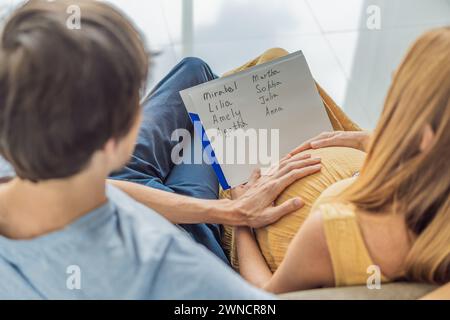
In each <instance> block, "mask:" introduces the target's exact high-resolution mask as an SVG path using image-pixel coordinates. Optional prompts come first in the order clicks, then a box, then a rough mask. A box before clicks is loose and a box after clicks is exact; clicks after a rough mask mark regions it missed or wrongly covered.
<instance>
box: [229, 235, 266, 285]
mask: <svg viewBox="0 0 450 320" xmlns="http://www.w3.org/2000/svg"><path fill="white" fill-rule="evenodd" d="M234 230H235V237H236V248H237V255H238V260H239V272H240V274H241V276H242V277H243V278H244V279H246V280H247V281H248V282H250V283H252V284H253V285H255V286H257V287H259V288H264V287H265V286H266V285H267V283H268V282H269V281H270V279H271V278H272V272H271V271H270V269H269V266H268V265H267V263H266V260H265V259H264V257H263V255H262V254H261V251H260V249H259V246H258V243H257V242H256V239H255V237H254V235H253V231H252V230H251V229H250V228H248V227H237V228H235V229H234Z"/></svg>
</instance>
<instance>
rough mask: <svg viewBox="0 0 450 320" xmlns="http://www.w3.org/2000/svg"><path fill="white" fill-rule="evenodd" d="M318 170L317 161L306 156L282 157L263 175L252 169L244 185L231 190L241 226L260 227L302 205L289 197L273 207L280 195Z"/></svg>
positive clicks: (319, 167) (298, 199)
mask: <svg viewBox="0 0 450 320" xmlns="http://www.w3.org/2000/svg"><path fill="white" fill-rule="evenodd" d="M320 170H321V165H320V159H319V158H311V156H310V155H296V156H292V157H286V158H285V159H283V160H282V161H281V162H280V164H279V165H277V166H274V167H272V168H271V169H270V170H269V171H268V172H267V173H266V174H265V175H261V171H260V170H256V171H255V172H253V174H252V176H251V177H250V179H249V182H248V183H247V184H245V185H242V186H239V187H237V188H234V189H233V190H232V191H231V195H232V198H233V199H236V201H234V205H235V208H236V210H237V212H239V214H241V215H243V216H244V217H245V222H246V223H245V225H247V226H249V227H252V228H261V227H264V226H266V225H269V224H272V223H274V222H275V221H277V220H279V219H280V218H281V217H283V216H284V215H286V214H288V213H291V212H293V211H295V210H298V209H300V208H301V207H302V206H304V203H303V201H302V200H301V199H300V198H293V199H291V200H289V201H286V202H284V203H283V204H281V205H280V206H274V201H275V199H276V198H277V197H278V196H279V195H280V193H281V192H283V191H284V190H285V189H286V188H287V187H288V186H290V185H291V184H292V183H294V182H295V181H297V180H299V179H302V178H304V177H306V176H309V175H311V174H314V173H317V172H319V171H320Z"/></svg>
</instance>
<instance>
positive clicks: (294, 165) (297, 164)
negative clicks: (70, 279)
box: [274, 158, 321, 178]
mask: <svg viewBox="0 0 450 320" xmlns="http://www.w3.org/2000/svg"><path fill="white" fill-rule="evenodd" d="M320 162H321V159H320V158H307V159H304V160H303V159H302V160H297V161H291V162H289V163H287V164H285V165H284V166H283V167H282V168H280V169H279V170H278V172H276V173H275V174H274V177H275V178H280V177H282V176H284V175H286V174H288V173H290V172H292V171H294V170H297V169H302V168H306V167H308V166H314V165H317V164H320Z"/></svg>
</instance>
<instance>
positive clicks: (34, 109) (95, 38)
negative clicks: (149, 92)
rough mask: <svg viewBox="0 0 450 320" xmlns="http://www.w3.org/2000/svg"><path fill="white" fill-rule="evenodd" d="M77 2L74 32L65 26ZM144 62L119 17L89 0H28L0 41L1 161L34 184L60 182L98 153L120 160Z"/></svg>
mask: <svg viewBox="0 0 450 320" xmlns="http://www.w3.org/2000/svg"><path fill="white" fill-rule="evenodd" d="M73 5H76V6H77V8H79V9H80V10H79V12H80V14H81V19H80V22H81V24H80V27H81V28H80V29H72V28H69V25H68V23H67V21H68V20H69V19H70V18H71V13H67V12H70V11H68V8H69V7H70V6H73ZM147 70H148V56H147V53H146V50H145V47H144V45H143V44H142V40H141V38H140V36H139V34H138V32H137V31H136V30H135V28H134V27H133V26H132V24H131V23H130V22H129V21H127V19H126V18H124V17H123V16H122V14H121V13H119V12H118V11H116V10H115V9H113V8H111V7H110V6H108V5H106V4H104V3H101V2H97V1H91V0H72V1H70V0H58V1H52V2H49V1H46V0H32V1H29V2H28V3H27V4H25V5H24V6H22V7H21V8H19V9H18V10H17V11H16V12H15V13H13V15H12V16H11V17H10V18H9V20H8V21H7V22H6V25H5V26H4V28H3V31H2V34H1V36H0V154H1V155H3V156H4V157H5V158H6V159H7V160H8V161H9V162H10V163H11V164H12V165H13V167H14V169H15V171H16V174H17V175H18V176H19V177H20V178H22V179H27V180H31V181H42V180H49V179H59V178H67V177H70V176H73V175H75V174H77V173H79V172H81V171H83V170H84V169H85V168H86V167H88V166H89V164H90V162H91V160H92V158H93V156H94V154H98V153H101V155H102V157H101V159H102V161H103V162H104V165H105V166H106V167H107V168H106V169H107V170H115V169H118V168H119V167H120V166H122V165H123V164H124V163H125V162H126V161H127V160H128V157H129V155H130V153H131V151H132V148H133V147H134V142H135V138H136V132H137V128H138V123H139V119H140V105H139V100H140V91H141V88H142V86H143V84H144V81H145V79H146V77H147Z"/></svg>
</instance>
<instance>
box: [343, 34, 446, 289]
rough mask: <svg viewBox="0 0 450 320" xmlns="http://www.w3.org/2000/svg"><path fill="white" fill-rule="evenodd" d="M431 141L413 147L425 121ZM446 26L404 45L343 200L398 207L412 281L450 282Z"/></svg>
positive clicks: (374, 208) (372, 207)
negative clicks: (408, 235)
mask: <svg viewBox="0 0 450 320" xmlns="http://www.w3.org/2000/svg"><path fill="white" fill-rule="evenodd" d="M427 125H429V126H431V128H432V129H433V132H434V134H435V139H434V142H433V144H432V145H431V146H430V147H429V148H428V149H427V150H426V152H422V151H421V149H420V145H421V141H422V137H423V133H424V130H425V128H426V126H427ZM449 193H450V27H444V28H439V29H435V30H432V31H430V32H427V33H426V34H424V35H423V36H421V37H420V38H419V39H418V40H417V41H416V42H415V43H414V45H413V46H412V48H411V49H410V51H409V52H408V54H407V55H406V57H405V59H404V61H403V62H402V64H401V66H400V68H399V69H398V71H397V72H396V74H395V77H394V80H393V83H392V86H391V88H390V90H389V93H388V96H387V98H386V101H385V106H384V109H383V112H382V115H381V119H380V121H379V123H378V125H377V127H376V129H375V132H374V134H373V137H372V140H371V143H370V146H369V150H368V153H367V157H366V161H365V163H364V166H363V168H362V170H361V175H360V177H359V178H358V179H357V180H356V181H355V183H354V184H353V185H352V186H351V187H349V188H348V189H347V190H346V191H345V192H344V193H343V195H342V196H343V198H344V199H345V200H348V201H350V202H351V203H353V204H354V205H356V207H357V208H359V209H361V210H365V211H368V212H373V213H376V212H383V211H384V212H385V211H391V212H398V213H401V214H403V215H404V216H405V221H406V224H407V226H408V228H409V229H410V231H412V232H413V233H414V234H415V235H416V236H417V238H416V240H415V241H414V243H413V245H412V248H411V250H410V252H409V254H408V257H407V259H406V262H405V272H406V277H407V278H408V279H409V280H412V281H422V282H431V283H446V282H448V281H450V197H449Z"/></svg>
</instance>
